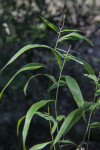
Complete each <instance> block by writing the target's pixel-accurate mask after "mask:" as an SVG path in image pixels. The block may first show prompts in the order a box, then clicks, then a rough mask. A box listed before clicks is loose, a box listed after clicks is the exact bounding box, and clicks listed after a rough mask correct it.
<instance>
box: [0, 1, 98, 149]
mask: <svg viewBox="0 0 100 150" xmlns="http://www.w3.org/2000/svg"><path fill="white" fill-rule="evenodd" d="M99 10H100V2H99V0H83V1H80V0H7V1H3V0H0V68H2V67H3V66H4V65H5V64H6V62H7V61H8V60H9V59H10V58H11V56H13V55H14V54H15V53H16V52H17V51H18V50H19V49H20V48H22V47H23V46H25V45H27V44H30V43H40V44H41V43H42V44H48V45H50V46H54V45H55V41H56V38H57V36H56V34H55V33H54V32H53V31H50V32H48V31H49V30H50V28H49V27H47V26H46V25H45V24H44V23H43V22H42V20H41V18H40V16H44V17H45V18H47V19H48V20H49V21H51V22H53V23H54V24H56V25H59V26H61V25H62V18H63V14H65V15H66V17H65V26H66V27H68V28H70V29H80V30H82V31H83V35H85V36H86V37H89V38H90V39H91V40H92V41H93V44H94V47H93V48H92V47H91V46H89V45H88V44H87V43H86V42H84V41H78V42H77V44H76V42H74V41H73V42H72V41H71V42H70V41H69V42H65V43H64V46H63V48H64V49H67V48H68V47H69V46H70V45H71V49H74V50H76V51H77V52H78V53H79V54H75V55H78V56H79V57H80V58H82V59H84V60H86V61H87V62H88V63H89V64H91V66H92V67H93V69H94V70H95V72H96V75H97V76H98V75H99V71H100V70H99V69H100V67H99V66H100V50H99V49H100V42H99V40H100V31H99V28H100V11H99ZM5 23H6V25H5ZM52 37H53V38H52ZM19 61H20V64H19ZM30 61H37V62H43V63H45V64H46V65H48V66H49V65H50V64H49V62H51V61H52V56H51V54H50V53H49V52H48V51H46V50H45V51H44V50H43V49H41V48H40V49H39V50H37V49H35V50H33V51H30V52H27V53H25V54H23V55H22V56H21V57H20V58H19V59H18V60H16V62H15V63H16V64H14V66H13V65H12V66H11V67H10V68H9V67H8V68H7V69H6V70H5V71H4V72H3V73H2V74H0V90H1V89H2V88H3V87H4V85H5V84H6V83H7V81H8V80H9V78H10V77H11V76H12V75H13V74H14V73H15V71H16V70H18V69H19V68H20V67H21V66H23V65H24V64H26V63H28V62H30ZM68 66H69V67H68ZM76 68H79V69H78V70H77V69H76ZM58 69H59V68H57V67H56V63H54V65H53V74H54V75H55V77H57V76H58ZM65 70H66V73H68V74H69V75H71V76H72V77H75V78H76V80H77V81H78V83H79V85H80V88H81V89H82V92H83V96H84V98H85V99H86V98H87V100H88V101H91V99H92V96H93V91H94V88H93V85H92V84H91V83H90V82H89V81H88V80H86V79H85V78H84V77H83V76H82V72H84V70H83V68H82V67H79V66H77V65H75V64H74V65H72V63H71V64H70V63H69V65H67V68H66V69H65ZM9 73H10V74H9ZM77 74H78V75H77ZM30 75H31V73H22V74H21V75H20V76H18V77H17V78H16V79H15V80H14V82H13V84H11V86H10V88H8V89H7V90H6V92H5V94H4V95H3V98H2V101H1V102H0V118H1V119H0V139H1V140H0V150H6V149H8V150H13V149H15V150H17V149H19V150H21V149H22V143H21V137H17V135H16V125H17V120H18V119H19V118H20V117H21V116H23V115H24V114H25V112H26V111H27V110H28V108H29V107H30V106H31V105H32V104H33V102H37V101H38V100H40V98H43V99H44V98H46V97H47V93H46V89H47V82H48V80H47V81H45V79H44V78H43V77H42V78H38V79H35V80H34V82H32V83H31V84H30V90H28V95H27V96H26V97H24V93H23V91H22V87H24V83H25V82H26V80H27V79H28V78H29V77H30ZM18 81H19V82H18ZM80 81H81V82H80ZM15 83H16V84H15ZM15 85H16V86H15ZM42 85H44V86H42ZM31 87H32V88H31ZM53 96H54V94H53V93H52V97H53ZM59 104H60V108H59V111H62V113H64V114H68V113H69V112H71V111H72V110H73V109H74V108H76V104H75V103H74V102H73V99H72V96H71V94H70V92H69V90H68V89H67V88H63V89H61V90H60V94H59ZM99 118H100V113H98V114H97V115H96V118H95V119H96V120H98V121H100V119H99ZM33 122H34V123H35V124H36V126H35V127H34V128H31V131H30V134H29V138H28V140H29V141H28V144H31V143H32V144H33V143H34V144H35V143H39V142H41V141H43V139H44V138H48V134H49V133H48V131H47V123H46V122H45V123H44V122H43V121H42V120H39V118H38V117H36V118H35V119H34V120H33ZM37 122H40V124H41V127H40V126H39V125H38V124H37ZM82 125H83V124H82V123H81V124H77V126H75V127H74V128H73V130H72V131H70V133H69V137H70V138H72V139H74V140H76V139H77V141H78V140H80V138H81V137H82V135H83V133H82V131H81V133H80V127H82ZM84 128H85V127H84V126H83V132H84ZM35 131H36V132H35ZM43 131H45V132H43ZM73 131H74V132H73ZM32 132H34V136H33V134H32V135H31V133H32ZM73 133H76V135H77V133H78V134H79V133H80V136H79V137H77V138H76V136H75V134H73ZM99 143H100V129H98V130H96V131H94V130H93V133H92V136H91V142H90V148H91V150H92V149H95V150H99V149H100V144H99ZM69 149H70V148H69Z"/></svg>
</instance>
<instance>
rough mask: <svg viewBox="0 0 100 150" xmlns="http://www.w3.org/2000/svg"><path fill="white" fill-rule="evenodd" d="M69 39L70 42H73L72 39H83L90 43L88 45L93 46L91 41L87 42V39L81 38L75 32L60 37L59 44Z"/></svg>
mask: <svg viewBox="0 0 100 150" xmlns="http://www.w3.org/2000/svg"><path fill="white" fill-rule="evenodd" d="M69 39H70V40H73V39H84V40H86V41H87V42H88V43H90V45H92V46H93V43H92V41H91V40H89V39H88V38H86V37H84V36H82V35H81V34H79V33H75V32H73V33H70V34H67V35H65V36H63V37H61V38H60V39H59V42H61V41H63V40H69Z"/></svg>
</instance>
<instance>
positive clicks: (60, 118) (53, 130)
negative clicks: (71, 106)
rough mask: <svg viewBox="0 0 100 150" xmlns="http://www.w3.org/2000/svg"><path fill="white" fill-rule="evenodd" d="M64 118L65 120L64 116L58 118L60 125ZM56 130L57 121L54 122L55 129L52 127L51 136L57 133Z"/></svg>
mask: <svg viewBox="0 0 100 150" xmlns="http://www.w3.org/2000/svg"><path fill="white" fill-rule="evenodd" d="M64 118H65V116H64V115H59V116H57V121H58V123H59V122H60V121H61V120H62V119H64ZM56 129H57V122H56V121H55V122H54V125H53V127H52V129H51V134H54V132H55V130H56Z"/></svg>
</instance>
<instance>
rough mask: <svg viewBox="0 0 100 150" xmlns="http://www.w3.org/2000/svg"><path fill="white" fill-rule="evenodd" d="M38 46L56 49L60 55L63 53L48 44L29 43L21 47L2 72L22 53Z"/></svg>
mask: <svg viewBox="0 0 100 150" xmlns="http://www.w3.org/2000/svg"><path fill="white" fill-rule="evenodd" d="M37 47H43V48H47V49H50V50H52V51H55V52H56V53H58V54H59V55H61V53H59V52H58V51H57V50H55V49H53V48H51V47H49V46H47V45H41V44H30V45H27V46H25V47H23V48H21V49H20V50H19V51H18V52H17V53H16V54H15V55H14V56H13V57H12V58H11V59H10V60H9V61H8V63H7V64H6V65H5V66H4V67H3V69H2V70H1V72H2V71H3V70H4V69H5V68H6V67H7V66H8V65H10V64H11V63H12V62H13V61H15V60H16V59H17V58H18V57H19V56H20V55H21V54H23V53H24V52H26V51H28V50H29V49H32V48H37ZM61 56H62V55H61Z"/></svg>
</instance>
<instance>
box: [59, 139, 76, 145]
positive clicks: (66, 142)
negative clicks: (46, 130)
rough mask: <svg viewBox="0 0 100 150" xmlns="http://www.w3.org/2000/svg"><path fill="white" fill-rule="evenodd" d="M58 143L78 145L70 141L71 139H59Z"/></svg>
mask: <svg viewBox="0 0 100 150" xmlns="http://www.w3.org/2000/svg"><path fill="white" fill-rule="evenodd" d="M58 143H64V144H67V145H75V146H77V145H76V144H75V143H74V142H72V141H69V140H59V141H58Z"/></svg>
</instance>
